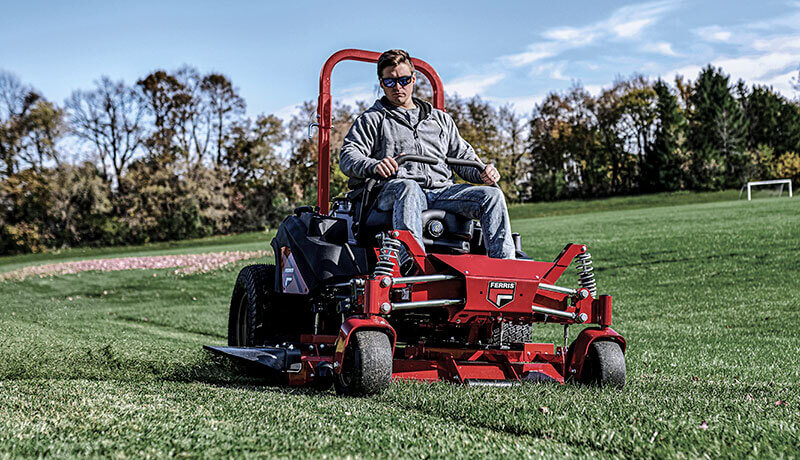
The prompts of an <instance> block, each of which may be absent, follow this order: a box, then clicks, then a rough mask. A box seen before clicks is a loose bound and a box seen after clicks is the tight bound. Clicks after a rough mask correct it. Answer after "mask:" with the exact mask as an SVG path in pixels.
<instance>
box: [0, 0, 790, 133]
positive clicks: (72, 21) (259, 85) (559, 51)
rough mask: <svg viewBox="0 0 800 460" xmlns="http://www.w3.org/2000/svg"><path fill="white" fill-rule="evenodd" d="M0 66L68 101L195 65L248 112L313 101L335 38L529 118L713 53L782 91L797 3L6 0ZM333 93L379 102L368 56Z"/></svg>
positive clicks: (697, 64)
mask: <svg viewBox="0 0 800 460" xmlns="http://www.w3.org/2000/svg"><path fill="white" fill-rule="evenodd" d="M0 11H2V15H0V69H2V70H5V71H9V72H12V73H14V74H16V75H17V77H19V78H20V79H21V80H22V81H23V82H24V83H26V84H29V85H32V86H33V87H34V88H36V89H37V90H38V91H40V92H41V93H42V94H43V95H44V96H45V97H46V98H47V99H49V100H52V101H56V102H58V103H63V101H64V99H66V98H67V97H68V96H69V94H70V93H71V92H72V91H74V90H87V89H91V88H92V86H93V84H94V81H95V80H97V79H99V78H100V77H101V76H103V75H106V76H109V77H111V78H112V79H113V80H123V81H125V82H126V83H128V84H133V83H135V82H136V80H137V79H139V78H142V77H144V76H145V75H147V74H148V73H150V72H152V71H154V70H156V69H164V70H168V71H170V70H175V69H177V68H179V67H180V66H182V65H186V64H188V65H191V66H194V67H196V68H197V69H198V70H199V71H200V72H202V73H207V72H220V73H223V74H225V75H227V76H228V77H229V78H230V79H231V81H232V82H233V84H234V86H236V87H237V88H238V90H239V94H240V95H241V96H242V97H243V98H244V99H245V100H246V102H247V105H248V107H247V112H248V114H249V115H250V116H255V115H258V114H262V113H265V114H276V115H278V116H281V117H283V118H287V117H289V116H291V114H292V113H293V112H294V111H295V110H296V107H297V105H298V104H300V103H302V102H303V101H308V100H316V97H317V94H318V85H319V72H320V69H321V67H322V64H323V63H324V62H325V60H326V59H327V58H328V57H329V56H330V55H331V54H333V53H334V52H336V51H338V50H340V49H344V48H360V49H366V50H372V51H384V50H387V49H391V48H403V49H406V50H408V51H409V52H410V53H411V55H412V56H414V57H418V58H421V59H423V60H425V61H427V62H428V63H430V64H431V65H433V67H434V68H435V69H436V70H437V72H438V73H439V75H440V76H441V78H442V80H443V81H444V85H445V91H446V92H448V93H457V94H459V95H460V96H462V97H472V96H476V95H478V96H480V97H481V98H483V99H484V100H487V101H489V102H491V103H493V104H496V105H498V106H499V105H505V104H512V105H513V107H514V108H515V109H516V110H517V111H518V112H520V113H521V114H523V115H525V114H528V113H530V111H531V110H532V108H533V107H534V105H535V104H536V103H537V102H540V101H541V100H542V99H543V97H544V96H545V95H546V94H547V93H549V92H552V91H564V90H567V89H568V88H570V87H571V86H572V85H574V84H576V83H579V84H582V85H583V86H585V87H586V88H587V89H588V90H589V91H590V92H591V93H593V94H597V93H599V92H600V91H601V89H602V88H603V87H609V86H610V85H611V84H612V83H613V82H614V80H615V79H617V78H627V77H629V76H631V75H633V74H634V73H640V74H643V75H645V76H647V77H649V78H651V79H655V78H659V77H661V78H664V79H665V80H669V81H670V82H671V81H673V79H674V77H675V75H676V74H680V75H683V76H685V77H686V78H688V79H690V80H694V79H695V78H696V77H697V74H698V72H699V70H700V69H701V68H702V67H704V66H705V65H707V64H709V63H711V64H712V65H714V66H718V67H722V69H723V71H724V72H725V73H727V74H730V75H731V77H732V81H735V80H736V79H739V78H742V79H744V80H745V81H746V82H747V83H749V84H763V85H771V86H773V87H774V88H775V89H776V90H778V91H780V92H781V93H782V94H784V95H785V96H787V97H788V98H796V97H798V96H800V93H798V92H796V91H795V90H794V89H793V86H792V82H793V79H795V80H796V79H797V76H798V69H800V1H752V0H750V1H680V0H664V1H653V2H630V1H628V2H622V1H608V2H601V1H593V2H583V1H561V2H542V1H503V0H494V1H492V2H488V1H471V0H461V1H435V0H431V1H430V2H429V3H423V2H409V1H405V2H404V1H394V2H392V1H389V2H375V1H372V2H366V1H352V2H347V1H339V2H331V1H316V0H305V1H302V2H273V1H267V0H262V1H228V2H220V1H202V0H195V1H167V0H160V1H150V0H137V1H126V2H122V1H110V0H106V1H81V0H75V1H69V2H67V1H51V2H45V1H36V0H27V1H15V0H0ZM332 86H333V98H334V100H342V101H344V102H346V103H353V102H354V101H357V100H365V101H371V100H373V99H374V98H375V97H376V96H377V91H378V88H377V76H376V74H375V68H374V65H371V64H365V63H356V62H344V63H341V64H339V65H337V67H336V69H335V70H334V73H333V83H332Z"/></svg>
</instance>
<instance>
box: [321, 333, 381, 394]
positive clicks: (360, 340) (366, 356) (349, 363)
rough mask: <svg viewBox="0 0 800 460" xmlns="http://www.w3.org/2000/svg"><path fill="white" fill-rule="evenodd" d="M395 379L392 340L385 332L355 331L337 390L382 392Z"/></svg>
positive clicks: (355, 392)
mask: <svg viewBox="0 0 800 460" xmlns="http://www.w3.org/2000/svg"><path fill="white" fill-rule="evenodd" d="M391 380H392V343H391V341H390V340H389V336H388V335H386V333H384V332H382V331H371V330H366V331H363V330H362V331H355V332H354V333H353V337H352V338H351V339H350V343H349V344H348V345H347V349H346V350H345V356H344V362H343V363H342V371H341V372H340V373H339V374H336V376H335V378H334V386H335V387H336V392H337V393H339V394H342V395H348V396H368V395H373V394H376V393H380V392H381V391H383V390H385V389H386V387H388V386H389V383H390V382H391Z"/></svg>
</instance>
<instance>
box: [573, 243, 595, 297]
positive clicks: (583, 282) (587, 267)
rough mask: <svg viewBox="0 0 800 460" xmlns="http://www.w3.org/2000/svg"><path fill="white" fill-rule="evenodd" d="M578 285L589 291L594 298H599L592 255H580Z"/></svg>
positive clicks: (578, 257)
mask: <svg viewBox="0 0 800 460" xmlns="http://www.w3.org/2000/svg"><path fill="white" fill-rule="evenodd" d="M577 259H578V284H579V285H580V286H581V287H582V288H584V289H587V290H588V291H589V293H590V294H592V297H594V298H597V282H595V279H594V268H593V267H592V255H591V254H589V253H588V252H584V253H583V254H578V256H577Z"/></svg>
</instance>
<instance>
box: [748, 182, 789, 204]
mask: <svg viewBox="0 0 800 460" xmlns="http://www.w3.org/2000/svg"><path fill="white" fill-rule="evenodd" d="M777 184H781V189H780V192H778V196H781V195H783V184H789V198H791V197H792V180H791V179H775V180H760V181H754V182H748V183H747V201H750V199H751V194H750V188H751V187H752V186H754V185H777Z"/></svg>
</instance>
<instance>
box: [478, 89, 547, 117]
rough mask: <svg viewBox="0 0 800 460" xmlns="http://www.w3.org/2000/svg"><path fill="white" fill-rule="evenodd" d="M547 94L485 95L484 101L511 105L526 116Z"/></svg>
mask: <svg viewBox="0 0 800 460" xmlns="http://www.w3.org/2000/svg"><path fill="white" fill-rule="evenodd" d="M545 97H547V94H546V93H545V94H529V95H527V96H516V97H493V96H487V97H486V98H484V99H485V100H486V101H488V102H491V103H492V104H494V105H496V106H503V105H511V106H512V108H513V109H514V111H515V112H517V113H518V114H520V115H523V116H527V115H530V113H531V112H532V111H533V107H534V106H535V105H536V104H538V103H540V102H542V101H543V100H544V98H545Z"/></svg>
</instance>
